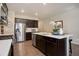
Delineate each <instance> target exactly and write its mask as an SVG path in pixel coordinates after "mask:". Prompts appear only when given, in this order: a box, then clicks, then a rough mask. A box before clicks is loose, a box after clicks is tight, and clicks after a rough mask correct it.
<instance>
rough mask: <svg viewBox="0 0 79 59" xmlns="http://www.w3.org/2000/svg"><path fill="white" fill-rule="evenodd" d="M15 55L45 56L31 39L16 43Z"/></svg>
mask: <svg viewBox="0 0 79 59" xmlns="http://www.w3.org/2000/svg"><path fill="white" fill-rule="evenodd" d="M14 56H44V54H43V53H41V52H40V51H39V50H38V49H37V48H35V47H33V46H32V41H31V40H30V41H25V42H21V43H16V44H14Z"/></svg>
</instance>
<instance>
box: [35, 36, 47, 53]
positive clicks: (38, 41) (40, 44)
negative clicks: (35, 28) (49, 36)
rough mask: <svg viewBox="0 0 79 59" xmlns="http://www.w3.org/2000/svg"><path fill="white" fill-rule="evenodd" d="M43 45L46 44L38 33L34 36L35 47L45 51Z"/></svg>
mask: <svg viewBox="0 0 79 59" xmlns="http://www.w3.org/2000/svg"><path fill="white" fill-rule="evenodd" d="M45 46H46V43H45V40H44V39H43V37H42V36H40V35H37V36H36V47H37V48H38V49H39V50H40V51H41V52H43V53H45V51H46V50H45Z"/></svg>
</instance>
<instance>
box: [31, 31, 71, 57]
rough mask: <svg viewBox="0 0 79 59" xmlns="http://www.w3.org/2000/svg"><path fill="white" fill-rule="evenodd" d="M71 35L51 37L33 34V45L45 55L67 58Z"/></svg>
mask: <svg viewBox="0 0 79 59" xmlns="http://www.w3.org/2000/svg"><path fill="white" fill-rule="evenodd" d="M71 36H72V35H69V34H64V35H53V34H51V33H47V32H39V33H33V37H32V38H33V39H32V40H33V41H34V42H33V44H34V46H35V47H36V48H38V49H39V50H40V51H42V52H44V54H45V55H49V56H69V51H70V46H69V39H70V37H71Z"/></svg>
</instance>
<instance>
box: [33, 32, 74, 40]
mask: <svg viewBox="0 0 79 59" xmlns="http://www.w3.org/2000/svg"><path fill="white" fill-rule="evenodd" d="M33 34H37V35H42V36H46V37H51V38H56V39H62V38H67V37H70V36H72V35H70V34H64V35H53V34H52V33H47V32H38V33H33Z"/></svg>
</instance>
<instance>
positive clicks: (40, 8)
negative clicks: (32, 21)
mask: <svg viewBox="0 0 79 59" xmlns="http://www.w3.org/2000/svg"><path fill="white" fill-rule="evenodd" d="M7 6H8V8H9V10H12V11H15V14H21V10H22V9H23V10H24V13H23V14H24V15H27V16H31V17H38V18H40V19H46V18H50V17H53V16H54V15H56V14H60V13H62V12H64V11H66V10H68V9H71V8H73V7H77V6H79V4H78V3H47V4H46V5H43V3H7ZM36 12H37V13H38V15H37V16H35V13H36Z"/></svg>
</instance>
